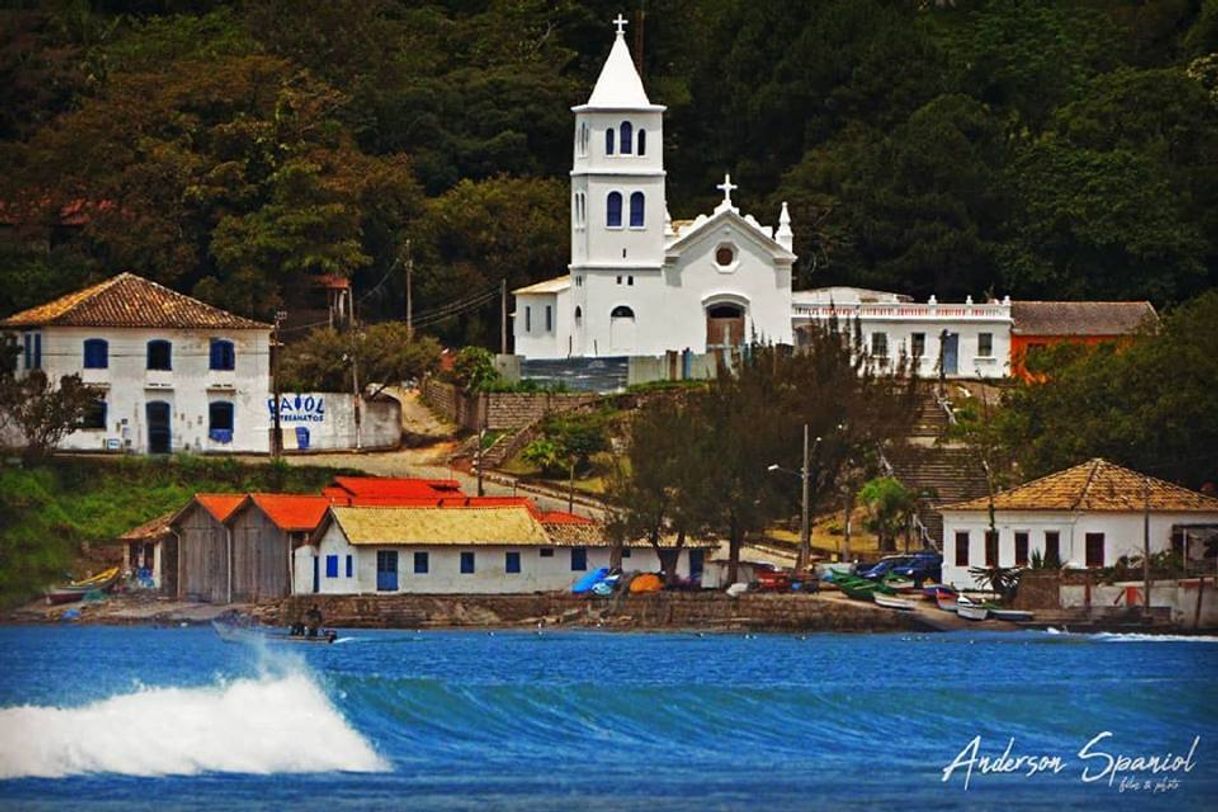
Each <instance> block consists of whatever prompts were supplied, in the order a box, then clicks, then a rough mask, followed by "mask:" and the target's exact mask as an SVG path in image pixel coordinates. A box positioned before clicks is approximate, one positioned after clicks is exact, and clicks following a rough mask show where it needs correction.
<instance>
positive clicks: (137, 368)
mask: <svg viewBox="0 0 1218 812" xmlns="http://www.w3.org/2000/svg"><path fill="white" fill-rule="evenodd" d="M270 335H271V326H270V325H269V324H263V323H262V322H258V321H254V320H252V319H247V318H244V317H242V316H237V315H234V314H232V313H228V312H226V311H224V310H221V309H219V308H217V307H212V306H211V305H209V304H205V303H204V302H201V301H199V300H198V299H193V298H191V297H190V296H186V295H184V294H181V293H178V292H176V291H173V290H170V289H169V288H166V287H164V286H162V285H158V284H157V283H155V282H150V281H149V280H147V279H143V278H142V277H139V276H136V275H135V274H131V273H121V274H119V275H117V276H115V277H112V278H110V279H107V280H106V281H104V282H101V283H99V284H97V285H93V286H92V287H88V288H84V289H83V290H78V291H76V292H75V293H70V294H68V295H66V296H61V297H60V298H58V299H55V300H54V301H51V302H47V303H46V304H43V305H40V306H38V307H34V308H31V309H29V310H24V311H22V312H20V313H15V314H13V315H11V316H8V317H7V318H4V319H0V336H7V337H8V339H9V340H10V341H16V343H17V346H18V348H19V350H20V352H19V356H18V364H17V367H18V369H17V374H19V375H25V374H28V373H29V372H31V371H33V370H42V371H43V372H45V373H46V374H47V376H48V377H50V378H51V379H52V380H58V379H59V378H60V377H62V376H64V375H69V374H79V375H80V376H81V378H82V379H83V380H84V382H85V383H87V384H89V385H90V386H91V387H93V388H94V390H95V391H96V392H97V403H96V407H95V408H94V409H93V411H92V413H91V414H90V415H89V416H88V418H87V420H86V421H85V423H84V425H83V426H82V427H81V428H80V429H79V430H77V431H74V432H72V433H71V434H69V435H67V436H66V437H65V438H64V439H63V440H62V441H61V442H60V444H59V446H60V448H63V449H73V450H80V451H128V452H134V453H150V454H166V453H170V452H175V451H187V450H189V451H196V452H243V453H248V452H266V451H268V450H269V447H270V432H269V425H270V423H269V417H268V410H267V405H266V404H267V400H268V395H269V392H270V355H269V353H270ZM4 439H6V440H9V441H11V442H13V443H20V442H23V440H22V439H21V438H16V437H14V438H4Z"/></svg>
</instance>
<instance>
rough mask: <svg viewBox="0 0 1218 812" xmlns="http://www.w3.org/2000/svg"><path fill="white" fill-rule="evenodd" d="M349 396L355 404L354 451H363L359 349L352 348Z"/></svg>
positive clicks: (356, 337) (356, 336)
mask: <svg viewBox="0 0 1218 812" xmlns="http://www.w3.org/2000/svg"><path fill="white" fill-rule="evenodd" d="M355 340H356V341H359V333H356V334H355ZM351 395H352V401H353V403H354V404H355V450H356V451H360V450H362V449H363V447H364V446H363V434H362V432H361V426H360V420H361V417H362V415H361V414H360V388H359V348H358V347H352V353H351Z"/></svg>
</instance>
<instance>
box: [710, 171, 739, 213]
mask: <svg viewBox="0 0 1218 812" xmlns="http://www.w3.org/2000/svg"><path fill="white" fill-rule="evenodd" d="M715 188H716V189H722V190H723V202H724V203H726V204H727V205H729V206H730V205H732V190H733V189H739V188H740V187H739V186H737V185H736V184H734V183H732V176H731V174H730V173H728V174H724V176H723V183H720V184H719V185H718V186H716V187H715Z"/></svg>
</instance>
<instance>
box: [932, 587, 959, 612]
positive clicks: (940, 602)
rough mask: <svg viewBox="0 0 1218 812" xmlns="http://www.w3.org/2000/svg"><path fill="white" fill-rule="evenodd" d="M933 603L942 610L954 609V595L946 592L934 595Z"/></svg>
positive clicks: (949, 610)
mask: <svg viewBox="0 0 1218 812" xmlns="http://www.w3.org/2000/svg"><path fill="white" fill-rule="evenodd" d="M935 604H936V605H937V606H938V607H939V608H940V609H942V610H943V611H944V612H954V611H956V596H955V595H954V594H948V593H946V592H940V593H939V594H937V595H935Z"/></svg>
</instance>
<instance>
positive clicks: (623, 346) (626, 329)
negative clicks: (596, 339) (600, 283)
mask: <svg viewBox="0 0 1218 812" xmlns="http://www.w3.org/2000/svg"><path fill="white" fill-rule="evenodd" d="M634 327H635V325H634V311H633V310H631V309H630V308H629V307H626V306H625V305H620V306H618V307H615V308H613V312H612V313H610V314H609V350H610V352H612V353H613V354H614V355H630V354H631V353H633V352H634Z"/></svg>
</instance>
